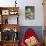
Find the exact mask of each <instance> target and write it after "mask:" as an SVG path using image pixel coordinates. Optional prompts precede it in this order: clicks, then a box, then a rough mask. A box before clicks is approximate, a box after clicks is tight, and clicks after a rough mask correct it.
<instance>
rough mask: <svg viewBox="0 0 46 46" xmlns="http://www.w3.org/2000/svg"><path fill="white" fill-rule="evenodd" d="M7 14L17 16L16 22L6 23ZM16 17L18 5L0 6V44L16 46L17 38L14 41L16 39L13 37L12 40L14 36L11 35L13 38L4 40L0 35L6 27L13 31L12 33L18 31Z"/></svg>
mask: <svg viewBox="0 0 46 46" xmlns="http://www.w3.org/2000/svg"><path fill="white" fill-rule="evenodd" d="M9 16H14V17H16V16H17V18H16V19H17V24H8V19H7V17H9ZM18 17H19V7H0V20H1V24H0V32H1V41H0V46H18V42H19V40H18V39H17V41H16V39H15V41H13V39H14V37H15V36H14V37H13V39H10V40H9V41H5V40H4V39H3V37H2V35H4V34H3V30H4V29H6V28H7V29H11V30H10V31H14V35H15V33H16V32H17V33H18V31H19V29H20V26H19V24H18ZM5 18H6V19H5ZM10 33H11V32H10ZM7 35H8V34H7ZM12 35H13V34H12ZM16 35H17V34H16ZM16 37H17V36H16ZM11 38H12V37H11ZM17 38H18V37H17Z"/></svg>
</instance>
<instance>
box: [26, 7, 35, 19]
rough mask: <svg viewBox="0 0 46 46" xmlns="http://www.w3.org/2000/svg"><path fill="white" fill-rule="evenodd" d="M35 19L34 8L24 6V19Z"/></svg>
mask: <svg viewBox="0 0 46 46" xmlns="http://www.w3.org/2000/svg"><path fill="white" fill-rule="evenodd" d="M34 18H35V8H34V6H25V19H26V20H34Z"/></svg>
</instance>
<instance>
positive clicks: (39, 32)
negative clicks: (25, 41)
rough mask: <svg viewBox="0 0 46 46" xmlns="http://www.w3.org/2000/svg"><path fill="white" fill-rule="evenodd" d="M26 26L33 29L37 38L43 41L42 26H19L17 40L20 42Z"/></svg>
mask: <svg viewBox="0 0 46 46" xmlns="http://www.w3.org/2000/svg"><path fill="white" fill-rule="evenodd" d="M28 28H32V29H33V30H34V32H36V34H37V37H38V39H39V41H40V42H41V43H43V30H42V26H21V28H20V31H19V40H20V42H21V40H22V38H23V36H24V33H25V32H26V30H27V29H28Z"/></svg>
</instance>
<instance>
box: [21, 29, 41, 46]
mask: <svg viewBox="0 0 46 46" xmlns="http://www.w3.org/2000/svg"><path fill="white" fill-rule="evenodd" d="M32 36H34V37H35V38H36V40H37V41H38V39H37V35H36V33H35V32H34V31H33V30H32V28H29V29H27V31H26V32H25V34H24V37H23V38H22V42H21V46H27V44H26V42H25V40H26V39H28V38H30V37H32ZM35 46H41V44H40V42H39V41H38V42H37V44H36V45H35Z"/></svg>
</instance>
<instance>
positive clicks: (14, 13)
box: [9, 10, 18, 15]
mask: <svg viewBox="0 0 46 46" xmlns="http://www.w3.org/2000/svg"><path fill="white" fill-rule="evenodd" d="M17 13H18V12H17V11H15V10H10V13H9V14H10V15H16V14H17Z"/></svg>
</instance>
